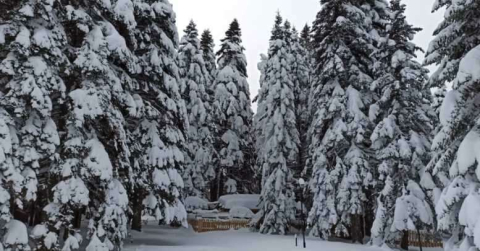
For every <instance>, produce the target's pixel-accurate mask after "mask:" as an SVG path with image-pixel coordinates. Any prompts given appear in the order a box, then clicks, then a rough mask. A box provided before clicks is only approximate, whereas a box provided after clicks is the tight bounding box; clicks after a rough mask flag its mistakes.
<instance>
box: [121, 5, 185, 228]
mask: <svg viewBox="0 0 480 251" xmlns="http://www.w3.org/2000/svg"><path fill="white" fill-rule="evenodd" d="M134 6H135V12H134V17H135V20H136V23H138V24H139V25H138V27H137V29H134V30H132V33H131V34H130V37H131V39H132V40H133V42H132V44H133V53H134V54H135V56H136V57H137V58H138V63H139V67H140V69H139V71H137V73H136V74H135V75H134V78H135V80H136V81H135V85H134V87H133V88H132V92H134V93H135V95H133V97H134V99H135V103H136V108H137V114H136V116H135V118H132V120H129V125H128V127H129V128H130V130H131V134H130V142H131V149H132V157H131V159H132V160H133V164H132V173H133V176H134V179H133V180H134V187H133V188H132V189H131V190H132V192H131V194H130V198H131V200H130V201H131V202H132V208H133V214H134V215H133V222H132V228H133V229H135V230H141V222H142V221H141V219H142V215H143V216H150V217H154V218H156V219H157V220H159V222H160V223H164V224H170V223H172V222H178V223H180V224H182V225H186V211H185V208H184V206H183V203H182V202H181V200H180V196H181V194H180V193H181V191H182V189H183V187H184V183H183V179H182V177H181V175H180V173H181V171H183V169H184V161H185V153H186V140H185V135H186V133H187V129H188V118H187V111H186V107H185V101H184V100H183V98H182V96H181V88H180V87H181V81H180V76H179V70H178V52H177V49H178V45H179V41H178V33H177V28H176V26H175V22H176V21H175V13H174V11H173V8H172V7H173V6H172V5H171V4H170V3H169V1H168V0H157V1H151V0H138V1H135V2H134Z"/></svg>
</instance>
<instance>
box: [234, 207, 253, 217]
mask: <svg viewBox="0 0 480 251" xmlns="http://www.w3.org/2000/svg"><path fill="white" fill-rule="evenodd" d="M253 215H254V214H253V212H252V210H250V209H248V208H246V207H232V209H230V217H231V218H240V219H251V218H253Z"/></svg>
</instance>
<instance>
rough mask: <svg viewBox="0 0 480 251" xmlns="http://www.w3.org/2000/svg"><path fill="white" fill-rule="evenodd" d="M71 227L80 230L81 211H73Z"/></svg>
mask: <svg viewBox="0 0 480 251" xmlns="http://www.w3.org/2000/svg"><path fill="white" fill-rule="evenodd" d="M73 227H74V228H75V229H80V228H81V227H82V209H77V210H75V218H73Z"/></svg>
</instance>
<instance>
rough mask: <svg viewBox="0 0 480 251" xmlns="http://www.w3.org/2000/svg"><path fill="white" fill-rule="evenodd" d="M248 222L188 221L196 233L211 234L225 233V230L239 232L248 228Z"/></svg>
mask: <svg viewBox="0 0 480 251" xmlns="http://www.w3.org/2000/svg"><path fill="white" fill-rule="evenodd" d="M249 222H250V220H238V219H232V220H226V221H221V220H212V219H191V220H189V221H188V224H190V225H191V226H192V228H193V230H194V231H195V232H197V233H205V232H213V231H227V230H231V229H234V230H239V229H242V228H248V223H249Z"/></svg>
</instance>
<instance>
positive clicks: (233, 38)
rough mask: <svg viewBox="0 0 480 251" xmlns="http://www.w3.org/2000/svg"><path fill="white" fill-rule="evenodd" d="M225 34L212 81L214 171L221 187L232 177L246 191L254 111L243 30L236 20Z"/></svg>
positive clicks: (249, 183) (250, 172)
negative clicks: (215, 153) (215, 160)
mask: <svg viewBox="0 0 480 251" xmlns="http://www.w3.org/2000/svg"><path fill="white" fill-rule="evenodd" d="M225 35H226V37H225V38H224V39H222V40H221V42H222V44H221V47H220V50H219V51H218V52H217V57H218V72H217V76H216V78H215V84H214V85H215V101H214V103H213V105H214V106H213V110H214V112H215V114H214V123H215V125H216V127H217V129H216V132H215V148H216V150H217V152H218V154H219V157H218V158H219V161H220V163H219V165H218V166H219V168H218V170H217V171H216V173H217V181H218V182H219V184H220V186H219V187H221V188H222V187H223V185H222V184H224V183H223V182H224V181H225V178H231V179H234V180H236V181H237V184H240V185H241V187H239V188H238V189H237V190H238V191H239V192H241V193H248V192H250V191H251V190H252V187H253V186H254V185H255V182H254V180H252V177H253V173H254V170H253V163H254V151H253V149H254V148H253V137H252V135H251V131H250V130H251V125H252V117H253V112H252V108H251V101H250V90H249V86H248V82H247V60H246V57H245V54H244V53H243V52H244V50H245V49H244V48H243V46H242V38H241V35H242V32H241V30H240V26H239V24H238V21H237V20H236V19H235V20H234V21H233V22H232V23H231V24H230V28H229V29H228V31H227V32H226V34H225ZM220 190H222V189H220ZM222 193H223V192H222V191H219V192H218V194H220V195H221V194H222Z"/></svg>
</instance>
